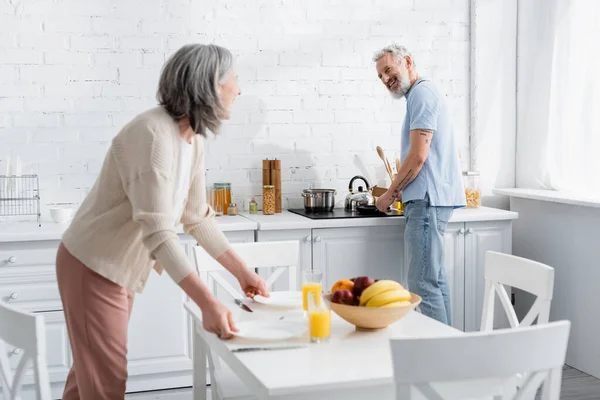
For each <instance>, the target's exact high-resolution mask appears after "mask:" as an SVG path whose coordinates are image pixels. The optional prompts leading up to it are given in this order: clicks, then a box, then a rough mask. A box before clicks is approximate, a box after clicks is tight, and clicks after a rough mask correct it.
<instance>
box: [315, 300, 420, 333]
mask: <svg viewBox="0 0 600 400" xmlns="http://www.w3.org/2000/svg"><path fill="white" fill-rule="evenodd" d="M331 296H332V293H327V294H325V295H324V296H323V298H324V299H325V300H326V301H327V304H328V306H329V307H330V308H331V310H332V311H333V312H335V313H336V314H337V315H339V316H340V317H341V318H342V319H344V320H345V321H347V322H349V323H351V324H352V325H354V326H356V329H359V330H377V329H383V328H386V327H387V326H388V325H390V324H393V323H394V322H397V321H399V320H400V319H402V318H403V317H404V316H405V315H406V314H408V313H409V312H410V311H412V310H414V309H415V308H417V306H418V305H419V304H420V303H421V297H419V295H416V294H414V293H410V302H405V303H406V304H402V305H398V306H396V307H364V306H356V305H346V304H339V303H334V302H332V301H331Z"/></svg>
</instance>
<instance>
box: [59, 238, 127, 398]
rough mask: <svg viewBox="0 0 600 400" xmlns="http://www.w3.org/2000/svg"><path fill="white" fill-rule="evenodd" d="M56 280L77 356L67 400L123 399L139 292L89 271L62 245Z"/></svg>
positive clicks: (64, 394)
mask: <svg viewBox="0 0 600 400" xmlns="http://www.w3.org/2000/svg"><path fill="white" fill-rule="evenodd" d="M56 277H57V280H58V289H59V292H60V297H61V300H62V304H63V310H64V314H65V320H66V322H67V331H68V333H69V341H70V343H71V350H72V352H73V366H72V368H71V370H70V371H69V376H68V377H67V383H66V385H65V390H64V393H63V397H62V398H63V400H74V399H83V400H104V399H106V400H108V399H110V400H117V399H119V400H120V399H124V398H125V384H126V382H127V325H128V323H129V316H130V315H131V308H132V307H133V298H134V293H133V292H132V291H131V290H127V289H125V288H123V287H121V286H119V285H117V284H116V283H113V282H111V281H109V280H108V279H106V278H104V277H103V276H101V275H99V274H97V273H96V272H94V271H92V270H91V269H89V268H87V267H86V266H85V265H83V264H82V263H81V262H80V261H79V260H78V259H76V258H75V257H74V256H73V255H71V253H69V252H68V251H67V249H66V248H65V247H64V246H63V245H62V244H61V245H60V247H59V249H58V253H57V255H56Z"/></svg>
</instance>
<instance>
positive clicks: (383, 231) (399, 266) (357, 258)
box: [312, 220, 404, 291]
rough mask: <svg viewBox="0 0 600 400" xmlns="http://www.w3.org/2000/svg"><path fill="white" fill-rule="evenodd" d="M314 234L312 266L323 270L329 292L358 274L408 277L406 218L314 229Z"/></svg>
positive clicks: (387, 277) (393, 277) (386, 277)
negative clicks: (392, 222) (394, 222)
mask: <svg viewBox="0 0 600 400" xmlns="http://www.w3.org/2000/svg"><path fill="white" fill-rule="evenodd" d="M312 237H313V239H312V268H313V269H319V270H321V271H323V274H324V275H323V289H324V290H325V291H327V290H329V288H330V287H331V286H332V285H333V284H334V283H335V282H336V281H337V280H339V279H350V278H353V277H356V276H363V275H368V276H371V277H373V278H374V279H392V280H395V281H399V282H402V281H403V279H404V278H403V273H404V268H403V263H404V221H403V220H399V224H398V225H394V226H379V227H375V226H365V227H347V228H327V229H313V230H312Z"/></svg>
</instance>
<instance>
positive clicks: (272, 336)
mask: <svg viewBox="0 0 600 400" xmlns="http://www.w3.org/2000/svg"><path fill="white" fill-rule="evenodd" d="M235 325H236V327H237V328H238V330H239V332H234V335H235V336H237V337H241V338H245V339H260V340H284V339H290V338H294V337H297V336H300V335H302V334H304V333H305V332H306V331H307V330H308V324H307V323H304V322H298V321H289V320H285V319H284V320H279V319H277V320H275V319H274V320H262V321H241V322H237V323H236V324H235Z"/></svg>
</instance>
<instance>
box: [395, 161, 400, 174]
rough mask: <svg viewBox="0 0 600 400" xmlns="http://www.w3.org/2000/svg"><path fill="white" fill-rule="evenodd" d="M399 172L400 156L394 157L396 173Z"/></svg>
mask: <svg viewBox="0 0 600 400" xmlns="http://www.w3.org/2000/svg"><path fill="white" fill-rule="evenodd" d="M398 172H400V158H396V173H398Z"/></svg>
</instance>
